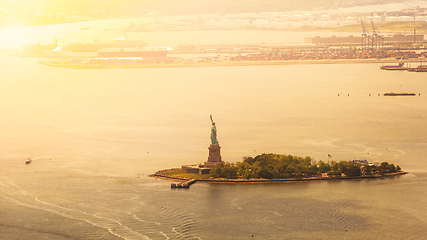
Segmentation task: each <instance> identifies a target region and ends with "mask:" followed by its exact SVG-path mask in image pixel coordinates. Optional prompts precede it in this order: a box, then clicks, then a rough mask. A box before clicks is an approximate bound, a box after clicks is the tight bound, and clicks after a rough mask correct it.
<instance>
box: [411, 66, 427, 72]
mask: <svg viewBox="0 0 427 240" xmlns="http://www.w3.org/2000/svg"><path fill="white" fill-rule="evenodd" d="M414 72H427V65H420V66H418V67H416V68H414Z"/></svg>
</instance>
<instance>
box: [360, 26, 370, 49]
mask: <svg viewBox="0 0 427 240" xmlns="http://www.w3.org/2000/svg"><path fill="white" fill-rule="evenodd" d="M360 21H361V22H362V28H363V33H362V50H364V49H365V48H366V46H367V45H369V31H368V29H367V28H366V27H365V23H364V22H363V20H360Z"/></svg>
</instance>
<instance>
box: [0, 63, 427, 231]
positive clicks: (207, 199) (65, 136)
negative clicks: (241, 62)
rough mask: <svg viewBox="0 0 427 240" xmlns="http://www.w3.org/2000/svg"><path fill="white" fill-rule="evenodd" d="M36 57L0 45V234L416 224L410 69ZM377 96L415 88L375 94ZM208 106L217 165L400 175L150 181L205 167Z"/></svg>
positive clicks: (419, 182)
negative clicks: (97, 64)
mask: <svg viewBox="0 0 427 240" xmlns="http://www.w3.org/2000/svg"><path fill="white" fill-rule="evenodd" d="M36 61H37V59H33V58H18V57H11V56H7V55H0V64H1V78H0V133H1V135H0V146H1V148H0V166H1V169H2V170H1V175H0V190H1V191H0V238H2V239H29V238H36V239H120V238H122V239H367V238H372V239H423V238H424V237H425V236H426V234H427V228H426V226H427V206H426V205H425V199H426V197H427V192H426V187H427V161H426V158H427V154H426V147H427V134H426V128H425V120H426V117H427V98H426V96H427V84H426V80H425V79H426V75H425V74H423V73H409V72H387V71H380V70H379V68H378V64H342V65H294V66H291V65H289V66H257V67H215V68H167V69H111V70H72V69H62V68H51V67H47V66H43V65H39V64H37V63H36ZM390 91H394V92H416V93H421V95H420V96H416V97H383V96H377V94H383V93H385V92H390ZM338 94H339V95H340V96H338ZM369 94H371V96H369ZM209 114H213V116H214V120H215V122H216V124H217V127H218V139H219V142H220V144H221V146H222V157H223V159H224V160H225V161H229V162H235V161H240V160H241V158H242V157H243V156H255V155H256V154H260V153H263V152H266V153H270V152H273V153H283V154H292V155H299V156H307V155H309V156H311V157H313V158H315V159H316V160H324V161H326V160H327V155H328V154H331V155H332V156H333V159H334V160H336V161H340V160H352V159H355V158H357V159H367V160H369V161H371V162H376V161H379V162H381V161H388V162H393V163H395V164H399V165H400V166H401V167H402V169H404V170H406V171H408V172H410V174H409V175H405V176H401V177H396V178H392V179H378V180H369V181H365V180H364V181H341V182H340V181H338V182H316V183H288V184H272V185H262V184H248V185H234V184H223V185H221V184H201V183H198V184H195V185H193V186H192V187H191V189H189V190H177V189H174V190H173V189H170V183H171V182H170V181H167V180H158V179H152V178H149V177H148V175H149V174H151V173H154V172H155V171H156V170H159V169H164V168H170V167H180V166H181V165H183V164H192V163H198V162H204V161H206V159H207V156H208V150H207V147H208V146H209V143H210V139H209V134H210V121H209ZM28 157H31V158H32V159H33V163H32V164H30V165H25V164H24V162H25V159H26V158H28ZM252 235H253V237H251V236H252Z"/></svg>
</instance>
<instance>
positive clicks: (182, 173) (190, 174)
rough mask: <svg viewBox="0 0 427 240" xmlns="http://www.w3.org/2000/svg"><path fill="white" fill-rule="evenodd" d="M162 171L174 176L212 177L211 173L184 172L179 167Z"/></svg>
mask: <svg viewBox="0 0 427 240" xmlns="http://www.w3.org/2000/svg"><path fill="white" fill-rule="evenodd" d="M163 173H164V174H167V175H175V176H179V177H186V178H210V177H212V174H195V173H186V172H184V171H182V170H181V169H175V170H169V171H164V172H163Z"/></svg>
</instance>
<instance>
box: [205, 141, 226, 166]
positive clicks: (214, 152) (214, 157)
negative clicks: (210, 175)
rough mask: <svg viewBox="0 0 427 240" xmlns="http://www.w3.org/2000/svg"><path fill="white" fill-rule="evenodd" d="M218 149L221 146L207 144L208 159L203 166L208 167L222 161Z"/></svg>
mask: <svg viewBox="0 0 427 240" xmlns="http://www.w3.org/2000/svg"><path fill="white" fill-rule="evenodd" d="M220 149H221V147H220V146H219V145H210V146H209V157H208V161H207V162H205V164H204V166H205V167H210V166H213V165H217V164H219V163H222V159H221V152H220Z"/></svg>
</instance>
